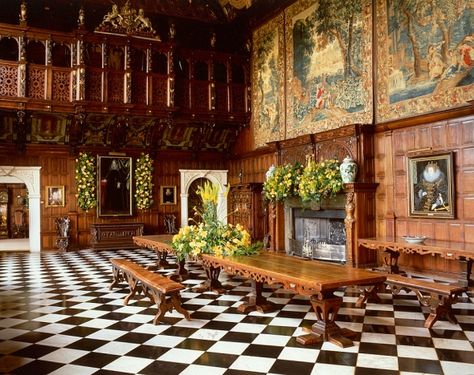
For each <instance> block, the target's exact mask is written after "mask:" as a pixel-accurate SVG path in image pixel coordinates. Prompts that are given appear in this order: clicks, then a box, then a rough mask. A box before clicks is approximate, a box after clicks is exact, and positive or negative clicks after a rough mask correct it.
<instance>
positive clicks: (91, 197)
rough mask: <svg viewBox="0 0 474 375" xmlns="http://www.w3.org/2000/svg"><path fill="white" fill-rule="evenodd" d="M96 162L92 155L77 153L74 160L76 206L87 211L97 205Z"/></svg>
mask: <svg viewBox="0 0 474 375" xmlns="http://www.w3.org/2000/svg"><path fill="white" fill-rule="evenodd" d="M95 176H96V162H95V158H94V157H93V156H92V155H89V154H87V153H82V152H81V153H79V157H78V158H77V159H76V176H75V177H76V186H77V194H76V197H77V205H78V206H79V208H80V209H82V210H85V211H87V210H89V209H91V208H94V207H95V206H96V205H97V198H96V178H95Z"/></svg>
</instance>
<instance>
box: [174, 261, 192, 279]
mask: <svg viewBox="0 0 474 375" xmlns="http://www.w3.org/2000/svg"><path fill="white" fill-rule="evenodd" d="M185 263H186V260H185V259H184V258H183V259H180V260H179V261H178V270H177V271H176V273H175V274H173V275H171V276H170V279H171V280H174V281H177V282H181V281H184V280H186V279H187V278H188V277H189V272H188V270H187V269H186V267H185Z"/></svg>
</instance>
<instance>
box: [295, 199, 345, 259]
mask: <svg viewBox="0 0 474 375" xmlns="http://www.w3.org/2000/svg"><path fill="white" fill-rule="evenodd" d="M292 217H293V228H292V229H293V230H292V232H293V238H290V241H289V242H290V251H291V253H293V254H294V255H298V256H301V257H305V258H312V259H319V260H328V261H333V262H340V263H345V262H346V228H345V225H344V217H345V211H344V210H339V209H329V210H310V209H302V208H292Z"/></svg>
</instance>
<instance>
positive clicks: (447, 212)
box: [407, 153, 456, 219]
mask: <svg viewBox="0 0 474 375" xmlns="http://www.w3.org/2000/svg"><path fill="white" fill-rule="evenodd" d="M407 170H408V197H409V212H408V215H409V216H411V217H426V218H444V219H446V218H447V219H454V215H455V209H454V208H455V205H456V201H455V197H454V181H453V175H454V174H453V154H452V153H445V154H438V155H427V156H413V157H408V169H407Z"/></svg>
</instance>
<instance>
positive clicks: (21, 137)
mask: <svg viewBox="0 0 474 375" xmlns="http://www.w3.org/2000/svg"><path fill="white" fill-rule="evenodd" d="M16 119H17V126H16V148H17V150H18V152H20V153H24V152H25V150H26V133H27V129H26V125H27V124H26V112H25V111H24V110H20V111H17V112H16Z"/></svg>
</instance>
